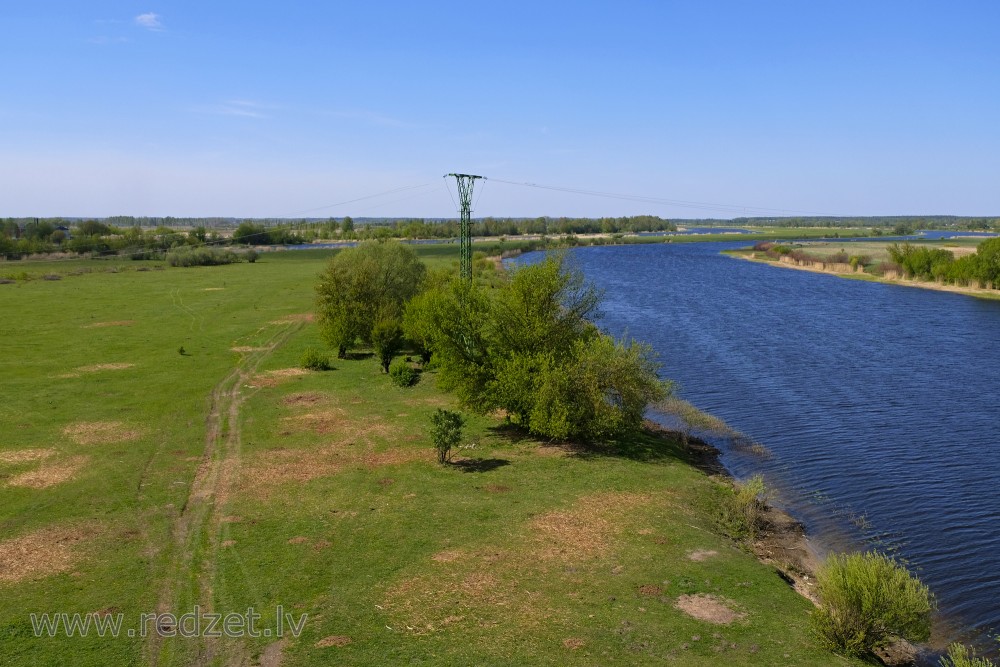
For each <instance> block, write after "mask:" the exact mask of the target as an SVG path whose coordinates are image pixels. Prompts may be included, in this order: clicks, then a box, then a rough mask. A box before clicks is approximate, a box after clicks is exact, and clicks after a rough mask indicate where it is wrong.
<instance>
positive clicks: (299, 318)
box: [271, 313, 316, 324]
mask: <svg viewBox="0 0 1000 667" xmlns="http://www.w3.org/2000/svg"><path fill="white" fill-rule="evenodd" d="M315 320H316V316H315V315H313V314H312V313H295V314H294V315H285V316H284V317H279V318H278V319H276V320H271V324H289V323H291V322H314V321H315Z"/></svg>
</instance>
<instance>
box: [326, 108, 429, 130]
mask: <svg viewBox="0 0 1000 667" xmlns="http://www.w3.org/2000/svg"><path fill="white" fill-rule="evenodd" d="M325 115H328V116H334V117H336V118H346V119H350V120H360V121H363V122H365V123H368V124H370V125H379V126H382V127H413V124H412V123H407V122H406V121H403V120H400V119H398V118H393V117H392V116H386V115H385V114H381V113H378V112H377V111H364V110H352V111H327V112H325Z"/></svg>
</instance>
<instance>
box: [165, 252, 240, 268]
mask: <svg viewBox="0 0 1000 667" xmlns="http://www.w3.org/2000/svg"><path fill="white" fill-rule="evenodd" d="M241 260H242V258H241V257H240V256H239V255H238V254H236V253H235V252H233V251H231V250H225V249H223V248H208V247H203V248H177V249H176V250H171V251H170V252H168V253H167V264H169V265H170V266H217V265H220V264H235V263H236V262H239V261H241Z"/></svg>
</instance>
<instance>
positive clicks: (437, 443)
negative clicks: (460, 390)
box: [431, 408, 465, 463]
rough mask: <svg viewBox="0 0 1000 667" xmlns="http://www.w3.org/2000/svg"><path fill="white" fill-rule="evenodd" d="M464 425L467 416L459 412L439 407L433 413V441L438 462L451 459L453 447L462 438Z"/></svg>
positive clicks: (445, 461)
mask: <svg viewBox="0 0 1000 667" xmlns="http://www.w3.org/2000/svg"><path fill="white" fill-rule="evenodd" d="M463 426H465V418H464V417H462V415H461V413H459V412H455V411H453V410H442V409H441V408H438V409H437V410H435V411H434V414H432V415H431V441H432V442H433V443H434V449H435V450H437V460H438V463H447V462H448V461H449V460H450V459H451V448H452V447H454V446H455V445H457V444H458V443H459V442H461V440H462V427H463Z"/></svg>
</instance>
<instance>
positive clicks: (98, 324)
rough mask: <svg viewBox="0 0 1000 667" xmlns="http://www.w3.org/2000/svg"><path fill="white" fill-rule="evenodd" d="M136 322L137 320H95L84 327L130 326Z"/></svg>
mask: <svg viewBox="0 0 1000 667" xmlns="http://www.w3.org/2000/svg"><path fill="white" fill-rule="evenodd" d="M133 324H135V320H115V321H113V322H94V323H92V324H85V325H83V328H84V329H99V328H101V327H128V326H132V325H133Z"/></svg>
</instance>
